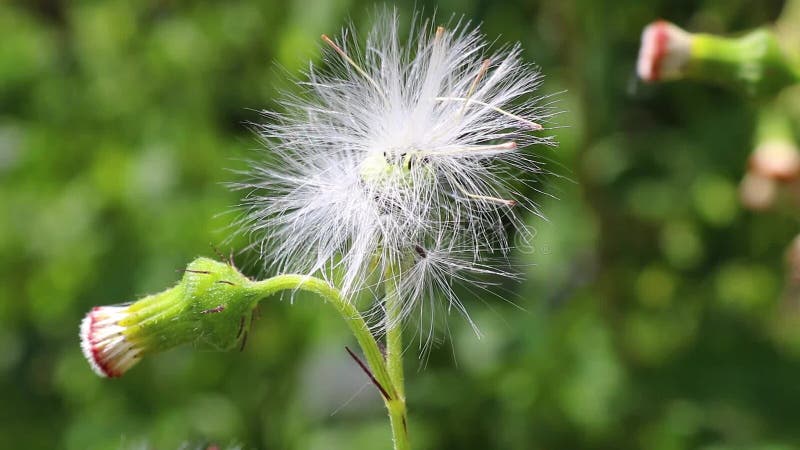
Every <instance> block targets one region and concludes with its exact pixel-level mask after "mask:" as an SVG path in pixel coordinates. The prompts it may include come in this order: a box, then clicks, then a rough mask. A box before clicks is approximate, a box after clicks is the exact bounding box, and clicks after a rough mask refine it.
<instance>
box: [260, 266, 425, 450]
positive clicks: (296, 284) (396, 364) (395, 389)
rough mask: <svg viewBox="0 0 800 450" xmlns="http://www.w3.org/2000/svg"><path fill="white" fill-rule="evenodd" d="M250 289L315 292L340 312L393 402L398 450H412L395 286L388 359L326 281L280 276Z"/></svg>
mask: <svg viewBox="0 0 800 450" xmlns="http://www.w3.org/2000/svg"><path fill="white" fill-rule="evenodd" d="M248 287H249V289H250V290H251V292H252V293H253V294H255V297H256V298H257V299H262V298H264V297H268V296H270V295H272V294H275V293H277V292H280V291H284V290H301V291H306V292H311V293H314V294H317V295H319V296H320V297H322V298H323V299H325V301H326V302H327V303H329V304H330V305H332V306H333V307H334V308H336V310H337V311H338V312H339V314H340V315H341V316H342V318H343V319H344V320H345V322H346V323H347V326H348V327H349V328H350V330H351V331H352V332H353V335H355V337H356V341H358V345H359V346H361V350H362V351H363V352H364V356H365V358H366V359H367V364H369V367H370V370H372V374H373V376H374V377H375V380H376V381H377V382H378V383H379V384H380V385H381V387H383V389H385V390H386V392H387V394H388V395H389V398H384V403H385V404H386V409H387V411H388V413H389V421H390V422H391V427H392V439H393V442H394V448H395V450H408V449H409V448H410V447H409V442H408V424H407V419H406V399H405V390H404V388H403V337H402V328H401V326H400V320H399V319H400V311H401V308H402V305H401V304H400V301H399V299H397V296H396V294H395V291H394V286H393V285H391V284H389V285H388V286H387V315H386V320H387V322H386V323H387V324H392V325H393V326H391V327H387V329H386V359H384V357H383V354H382V353H381V350H380V348H379V347H378V343H377V342H376V341H375V338H374V337H373V335H372V333H371V332H370V330H369V327H368V326H367V324H366V322H364V319H363V317H362V316H361V314H360V313H359V312H358V310H357V309H356V308H355V307H354V306H353V305H352V304H350V303H349V302H347V301H346V300H345V299H344V298H343V297H342V295H341V293H340V292H339V291H338V290H337V289H335V288H333V287H332V286H331V285H330V284H328V283H327V282H326V281H324V280H321V279H319V278H314V277H309V276H304V275H278V276H275V277H272V278H269V279H266V280H263V281H254V282H251V283H250V285H249V286H248Z"/></svg>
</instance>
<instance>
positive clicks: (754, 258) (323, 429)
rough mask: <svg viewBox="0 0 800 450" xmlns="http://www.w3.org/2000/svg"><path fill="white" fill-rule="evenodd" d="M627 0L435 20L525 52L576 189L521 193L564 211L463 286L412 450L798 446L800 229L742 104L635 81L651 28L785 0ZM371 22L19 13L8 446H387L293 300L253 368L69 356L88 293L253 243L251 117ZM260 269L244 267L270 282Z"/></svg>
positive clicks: (464, 6)
mask: <svg viewBox="0 0 800 450" xmlns="http://www.w3.org/2000/svg"><path fill="white" fill-rule="evenodd" d="M608 3H609V2H596V1H590V0H575V1H572V2H545V1H541V2H539V1H535V0H509V1H502V2H501V1H491V2H490V1H478V0H468V1H464V2H460V1H459V2H455V1H452V0H447V1H443V2H440V3H439V5H438V10H437V14H438V15H439V17H440V18H442V20H441V21H442V22H445V21H446V19H445V18H447V17H449V16H450V14H451V13H456V14H459V15H460V14H466V15H467V17H469V18H470V19H474V20H475V21H477V22H483V23H484V31H485V32H486V33H487V34H488V35H489V36H492V37H496V36H499V35H502V40H503V41H506V40H519V41H520V42H521V43H522V45H523V47H524V49H525V56H526V57H528V58H530V59H531V60H533V61H535V62H537V63H538V64H539V65H541V67H542V71H543V73H544V74H546V76H547V78H546V81H545V84H544V88H543V93H544V94H551V93H555V92H561V93H560V94H558V95H557V96H556V97H555V99H556V100H557V101H558V103H557V105H558V107H559V108H561V109H563V110H564V111H565V113H564V114H563V115H561V116H559V117H558V118H557V119H556V121H555V122H556V123H553V124H550V125H560V126H563V128H559V129H557V130H555V133H556V134H557V135H558V138H559V140H560V142H561V146H560V147H559V148H557V149H547V148H537V149H534V151H537V152H540V154H541V157H542V160H543V161H546V166H545V167H546V168H547V169H548V170H549V171H551V172H553V173H555V174H557V175H561V177H554V176H550V177H544V178H543V182H542V185H541V186H540V188H541V190H542V191H544V192H546V193H549V194H552V195H553V196H554V197H556V198H557V199H555V198H552V197H549V196H545V195H541V194H539V193H536V192H531V193H530V195H537V196H539V197H540V198H541V204H542V210H543V211H544V212H545V214H546V215H547V217H548V219H549V220H548V221H545V220H542V219H540V218H537V217H533V216H532V217H530V219H529V226H530V227H531V231H534V230H535V237H534V238H533V239H532V240H531V241H529V242H518V244H519V245H520V247H521V251H520V252H519V253H518V255H517V256H518V260H519V262H520V263H521V266H522V267H523V270H524V272H525V277H524V282H522V283H519V284H510V285H508V286H502V287H500V288H499V289H497V290H496V291H495V290H494V289H493V290H492V291H493V292H502V294H501V296H502V298H497V297H496V296H493V295H489V294H484V293H471V292H464V293H463V296H464V300H465V302H466V303H467V305H468V307H469V309H470V311H471V312H472V313H473V316H474V318H475V320H476V322H477V323H478V324H479V325H480V327H481V330H482V332H483V334H484V337H483V338H482V339H478V338H476V336H475V335H474V334H473V333H472V332H471V331H470V329H469V326H468V324H466V323H464V322H463V321H462V320H461V319H460V318H459V317H458V316H457V315H455V314H454V315H452V316H451V317H450V319H451V320H449V323H448V327H449V333H445V332H441V333H440V336H447V340H446V341H445V342H444V343H443V344H442V345H441V346H439V347H438V348H436V349H434V350H433V351H432V352H431V353H430V355H429V356H428V358H427V359H426V360H424V361H420V363H419V364H417V362H416V361H415V360H414V359H413V357H408V358H407V364H408V367H407V376H406V379H407V391H406V395H407V397H408V403H409V405H410V408H411V409H410V411H409V420H410V421H411V424H410V427H411V429H413V434H412V444H413V445H414V448H419V449H424V448H430V449H446V448H459V449H467V448H476V449H484V448H508V449H521V448H526V449H528V448H530V449H556V448H559V449H582V448H586V449H622V450H624V449H638V448H647V449H655V450H662V449H663V450H673V449H675V450H677V449H694V448H703V449H707V450H712V449H713V450H722V449H725V450H733V449H745V448H747V449H752V448H756V449H784V448H786V449H788V448H794V447H795V446H796V445H797V444H798V442H800V429H798V427H797V422H798V420H800V413H798V411H797V405H798V404H800V388H798V387H797V386H798V383H797V380H798V375H800V331H798V330H800V313H799V312H798V311H800V309H798V307H797V303H796V302H797V299H796V298H793V297H792V296H790V295H782V290H783V288H782V287H783V284H784V268H783V253H784V249H785V248H786V246H787V244H788V242H789V241H790V240H791V239H792V237H793V236H794V235H795V234H796V233H797V223H796V217H795V216H794V215H792V214H785V213H784V214H782V213H766V214H759V215H754V214H751V213H748V212H746V211H744V210H742V209H741V207H740V206H739V203H738V200H737V198H736V185H737V183H738V180H739V178H740V177H741V175H742V173H743V172H744V167H745V160H746V157H747V155H748V153H749V152H750V150H751V140H752V138H753V134H754V130H753V125H752V124H753V121H754V117H755V112H754V111H753V105H752V104H751V103H749V102H748V101H746V100H744V99H742V98H741V97H740V96H738V95H736V93H735V92H729V91H723V90H719V89H717V88H713V87H707V86H700V85H695V84H689V83H686V84H665V85H657V86H646V87H645V86H639V85H637V84H636V83H635V81H634V63H635V58H636V51H637V48H638V39H639V33H640V32H641V29H642V26H644V25H645V24H647V23H648V22H650V21H651V20H653V19H655V18H658V17H663V18H666V19H668V20H672V21H674V22H676V23H681V24H689V25H692V26H691V27H690V28H695V29H698V30H700V29H702V30H703V31H708V32H721V31H724V30H745V29H749V28H754V27H757V26H760V25H763V24H764V23H766V22H768V21H770V20H772V19H774V17H775V16H776V15H777V13H778V11H779V9H780V6H781V5H780V2H778V1H766V2H763V1H745V0H736V1H728V2H713V1H712V2H674V1H668V0H647V1H643V0H618V1H616V2H613V5H610V4H608ZM414 4H415V2H411V1H408V2H403V3H402V5H400V6H399V8H400V9H401V12H402V13H403V17H405V18H408V19H410V18H411V10H412V8H413V5H414ZM416 4H417V6H424V7H425V8H426V12H427V13H430V12H431V11H432V10H433V8H434V5H433V2H421V3H420V2H416ZM371 8H373V4H372V3H371V2H369V1H365V0H334V1H331V2H328V1H323V0H313V1H286V2H279V1H274V2H268V1H257V0H247V1H243V0H242V1H240V0H234V1H228V2H180V1H153V0H140V1H131V0H128V1H125V0H120V1H105V2H90V1H78V2H65V1H59V0H54V1H39V2H24V1H11V2H3V3H0V206H2V216H0V389H2V392H3V396H2V398H3V402H2V406H0V442H2V443H3V446H4V447H8V448H26V449H34V448H42V449H51V448H64V449H68V450H72V449H75V450H77V449H81V450H83V449H105V448H158V449H172V448H194V446H195V445H197V446H198V448H204V447H206V444H207V443H208V445H210V443H216V444H218V445H220V447H223V448H224V447H225V446H226V445H241V446H242V448H281V449H284V448H288V449H326V450H330V449H351V448H364V449H382V448H388V446H389V444H390V440H389V428H388V425H387V423H386V419H385V411H384V410H383V407H382V404H381V399H380V395H379V394H378V393H377V392H376V391H375V389H373V388H372V387H371V386H370V385H368V381H367V380H366V378H365V377H364V375H363V373H361V372H360V371H359V369H358V367H356V366H355V364H354V363H353V361H352V360H351V359H350V358H349V357H348V356H347V354H346V352H345V351H344V346H345V345H352V344H353V342H352V341H351V339H352V338H351V337H350V336H351V335H350V334H349V332H348V331H347V329H346V327H345V325H344V324H343V323H342V321H341V318H340V317H339V316H338V315H337V314H336V313H334V312H333V311H331V310H329V309H328V308H327V307H325V306H321V304H320V303H319V302H317V301H308V302H306V301H302V300H300V299H299V298H301V297H302V296H303V295H304V294H297V297H298V301H296V302H293V304H292V305H291V306H290V302H289V301H283V302H281V301H279V300H278V299H277V298H273V300H272V301H269V302H264V303H262V305H261V310H260V318H259V319H257V320H256V322H255V324H254V326H253V329H252V331H251V333H250V337H249V340H248V345H247V347H246V348H245V350H244V351H243V352H242V353H239V352H231V353H220V352H213V351H207V350H204V351H194V350H193V349H192V348H191V347H190V346H187V347H182V348H180V347H179V348H176V349H173V350H170V351H169V352H167V353H163V354H159V355H155V356H151V357H149V358H147V359H145V360H144V361H143V362H142V363H141V364H139V365H138V366H137V367H136V368H134V369H132V370H131V371H130V373H128V374H126V375H125V377H124V378H122V379H117V380H106V379H100V378H98V377H97V376H96V375H94V374H93V373H92V372H91V371H90V370H89V367H88V366H87V364H86V362H85V361H84V360H83V358H82V356H81V352H80V348H79V345H78V339H77V330H78V324H79V322H80V320H81V318H82V316H83V314H84V313H85V312H86V311H88V310H89V308H90V307H91V306H93V305H103V304H110V303H115V302H125V301H131V300H135V299H136V298H139V297H141V296H142V295H144V294H147V293H153V292H158V291H160V290H161V289H162V288H163V287H164V286H167V285H169V284H170V283H172V282H173V281H174V279H175V278H176V270H179V269H182V268H183V267H185V265H186V263H187V262H188V261H191V260H193V259H194V258H195V257H196V256H198V255H204V254H205V255H209V256H213V253H214V250H213V249H212V248H211V245H210V243H214V244H216V245H218V246H220V247H222V248H223V249H224V250H225V251H226V252H227V249H228V246H232V247H233V248H235V249H242V248H244V247H245V246H246V243H245V242H244V240H243V239H240V238H236V239H234V240H233V241H231V242H228V241H227V238H228V236H229V235H230V232H231V228H230V224H231V223H233V222H234V220H235V218H236V215H235V214H234V213H226V212H228V211H231V209H232V207H233V206H234V205H235V204H236V203H237V194H235V193H230V192H229V191H228V190H227V189H226V188H225V187H224V186H222V185H221V183H223V182H226V181H235V180H236V177H237V175H236V174H234V173H231V172H230V171H228V170H226V169H233V170H236V169H241V168H243V167H245V165H246V163H245V162H243V161H242V160H243V159H246V158H248V157H253V156H255V154H254V153H252V152H251V151H250V150H251V149H253V148H256V147H257V146H259V145H260V144H258V143H257V142H256V140H255V139H254V138H253V135H252V134H251V133H250V132H249V130H248V127H247V126H246V125H245V123H246V122H247V121H259V120H262V119H261V118H260V117H259V115H258V113H257V112H254V111H253V109H260V108H275V107H276V99H277V95H276V94H277V92H278V91H279V90H281V89H293V87H292V86H291V82H290V79H289V78H288V77H287V73H286V72H288V73H289V75H297V74H298V71H299V70H301V69H302V68H303V67H304V64H305V63H304V61H305V60H307V59H308V58H314V57H316V55H317V54H318V51H317V49H318V46H319V44H318V42H317V39H318V36H319V35H320V34H321V33H329V34H333V33H335V32H336V31H337V30H338V29H339V28H340V26H341V25H342V24H343V23H344V22H345V21H346V20H347V18H348V17H350V18H351V19H352V20H353V21H354V22H355V23H356V24H357V26H358V27H359V29H366V28H367V25H368V24H367V22H366V21H367V20H368V18H369V16H370V13H371ZM274 62H277V63H278V64H280V65H281V66H282V67H284V68H285V69H286V70H285V71H284V70H282V69H280V68H276V66H275V64H274ZM248 108H253V109H248ZM795 131H796V130H795ZM258 157H261V156H260V155H258ZM220 213H223V214H220ZM253 256H254V254H253V253H252V252H249V253H248V252H245V253H243V254H242V256H240V257H239V262H240V263H241V264H240V265H243V266H244V267H245V268H246V270H245V272H246V273H247V275H251V276H256V275H261V274H260V273H259V269H260V266H259V264H258V263H257V262H254V261H253V260H254V258H253ZM246 263H250V264H249V265H248V264H246ZM286 299H287V300H288V299H289V297H288V296H287V297H286ZM504 300H507V301H504ZM509 302H513V304H511V303H509ZM411 331H412V330H409V332H408V333H407V335H410V334H412V333H411ZM408 352H409V355H413V354H414V353H415V352H416V345H415V344H413V345H412V347H410V348H409V349H408ZM417 366H419V367H420V370H416V369H417ZM359 392H360V394H359ZM356 394H358V395H356ZM354 395H356V396H355V398H354V399H353V400H352V401H350V398H351V397H353V396H354ZM334 412H335V414H333V413H334ZM187 442H188V443H189V444H186V443H187ZM195 443H196V444H195ZM181 446H183V447H181Z"/></svg>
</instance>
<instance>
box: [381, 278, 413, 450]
mask: <svg viewBox="0 0 800 450" xmlns="http://www.w3.org/2000/svg"><path fill="white" fill-rule="evenodd" d="M396 282H397V280H396V279H395V277H394V275H393V274H392V272H391V270H387V274H386V282H385V286H384V294H385V303H384V304H385V308H386V317H385V319H384V320H385V324H386V325H385V331H386V368H387V370H388V372H389V379H391V380H392V386H394V389H395V392H396V393H397V395H396V396H394V397H393V398H392V399H391V400H389V401H387V402H386V407H387V408H388V409H389V420H390V421H391V423H392V437H393V440H394V448H395V450H408V449H409V448H410V445H409V441H408V420H407V417H406V416H407V413H406V393H405V383H404V379H403V324H402V317H401V315H402V310H403V304H402V301H401V299H400V298H399V297H398V295H397V286H396Z"/></svg>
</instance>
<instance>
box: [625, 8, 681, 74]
mask: <svg viewBox="0 0 800 450" xmlns="http://www.w3.org/2000/svg"><path fill="white" fill-rule="evenodd" d="M691 42H692V35H691V34H689V33H688V32H686V31H684V30H682V29H681V28H679V27H677V26H676V25H674V24H672V23H669V22H667V21H664V20H659V21H657V22H653V23H651V24H650V25H648V26H647V27H645V29H644V31H643V32H642V46H641V47H640V48H639V59H638V60H637V62H636V72H637V73H638V74H639V78H641V79H642V80H644V81H647V82H655V81H662V80H670V79H676V78H680V77H681V75H682V74H683V69H684V68H685V66H686V64H687V63H688V61H689V56H690V52H691Z"/></svg>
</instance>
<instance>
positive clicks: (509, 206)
mask: <svg viewBox="0 0 800 450" xmlns="http://www.w3.org/2000/svg"><path fill="white" fill-rule="evenodd" d="M411 28H412V29H411V31H410V33H409V36H410V37H409V38H408V39H407V40H406V39H402V40H401V37H400V32H399V26H398V21H397V18H396V16H395V15H394V14H392V13H388V12H387V13H383V14H379V16H378V19H377V22H376V24H375V25H374V27H373V29H372V31H371V32H370V33H369V35H368V36H367V38H366V45H364V46H363V47H359V46H358V45H357V42H358V40H357V39H356V38H355V37H354V34H353V32H352V31H350V30H344V31H343V32H342V34H341V36H340V38H338V39H329V38H328V37H327V36H323V41H324V42H325V45H326V47H325V50H326V51H325V54H324V62H325V65H326V69H324V70H318V69H317V68H315V67H313V66H311V67H310V68H309V71H308V73H307V79H306V80H305V81H302V82H300V83H299V84H300V85H301V87H302V91H303V92H302V93H301V94H298V95H294V96H288V97H287V99H286V100H285V101H283V102H282V104H283V107H284V111H283V112H279V113H278V112H265V113H264V115H265V117H266V118H267V119H268V122H267V123H266V124H264V125H259V126H258V130H259V133H260V135H261V137H262V138H263V140H264V143H265V146H266V149H265V152H264V155H263V160H260V161H257V162H254V163H253V167H252V170H251V173H250V175H251V179H250V181H249V182H247V183H244V184H241V185H239V186H238V187H239V188H241V189H244V190H246V191H247V195H246V196H245V199H244V205H245V206H246V208H247V214H246V217H245V218H244V220H243V223H244V225H245V226H244V228H245V229H246V230H247V231H248V232H250V233H252V235H253V236H254V237H255V242H256V245H258V246H259V248H260V250H261V253H262V256H263V258H264V260H265V261H267V262H268V264H270V265H271V266H272V269H273V270H275V271H278V272H303V273H317V274H319V273H321V274H322V275H323V276H326V277H328V279H329V280H330V281H331V282H333V283H334V284H335V285H336V286H337V287H339V288H340V289H342V290H343V291H344V293H345V295H348V296H350V297H356V296H357V295H359V294H360V293H364V292H374V293H377V292H380V291H381V290H380V287H382V286H384V285H385V283H392V284H393V285H395V286H396V288H397V295H398V296H399V297H400V298H402V300H403V302H404V303H403V308H402V310H403V314H402V316H406V315H408V314H410V313H411V312H412V311H413V310H414V309H415V308H416V307H417V306H418V305H422V304H425V303H427V301H428V300H430V299H431V298H433V297H434V296H444V297H446V298H447V302H444V303H446V304H447V305H449V306H450V307H452V308H454V309H456V310H458V311H461V312H464V313H465V310H464V308H463V306H462V305H461V303H460V302H459V301H458V299H457V298H456V296H455V294H454V293H453V290H452V289H451V285H452V283H453V282H454V281H458V280H459V279H464V278H466V277H469V276H470V274H474V275H478V276H481V274H484V273H487V272H490V273H500V274H504V272H503V271H502V270H501V269H497V268H493V267H494V266H490V265H488V264H486V263H485V261H487V259H486V258H487V257H488V256H489V255H493V256H500V257H503V256H505V255H507V253H508V252H509V250H510V248H511V244H510V242H509V240H508V238H507V234H506V233H507V230H508V229H509V228H513V227H518V226H520V225H521V222H520V217H519V214H520V213H521V212H524V211H528V212H531V211H532V212H536V208H535V205H534V204H533V202H532V201H531V200H530V199H529V198H526V197H525V196H524V195H522V194H520V193H519V190H520V188H521V187H522V186H524V185H525V183H528V182H530V181H531V180H532V179H533V177H532V176H533V175H535V174H536V173H539V172H540V169H539V166H538V165H537V164H536V163H535V162H534V159H533V157H532V155H531V154H530V153H529V151H528V150H527V149H526V147H528V146H529V145H531V144H536V143H551V140H550V139H548V138H542V137H539V136H538V135H537V133H536V132H538V131H540V130H541V129H542V127H541V126H540V125H539V122H540V121H541V120H543V119H546V118H547V114H548V111H549V110H548V108H547V105H541V104H540V103H541V102H540V100H541V99H535V98H532V97H531V94H532V93H533V91H534V90H535V89H536V88H537V87H538V85H539V83H540V76H539V74H538V72H537V70H536V69H535V68H533V67H532V66H530V65H528V64H526V63H524V62H523V61H522V60H521V57H520V53H521V50H520V48H519V46H518V45H515V46H511V47H506V48H505V49H501V50H499V51H495V52H493V53H492V52H490V49H489V45H488V43H487V41H486V40H485V38H484V36H483V35H482V34H481V33H480V32H479V31H478V29H477V28H473V27H471V26H470V25H469V24H466V23H462V22H459V23H457V24H454V25H453V26H450V27H447V28H444V27H437V28H434V27H431V26H429V25H428V24H426V23H423V24H415V25H412V27H411ZM375 295H376V297H379V296H380V294H375ZM380 304H381V302H380V299H377V300H376V305H378V306H376V308H378V309H380ZM396 325H398V323H389V324H386V323H384V324H383V325H382V326H383V327H384V328H385V327H387V326H388V327H391V326H396Z"/></svg>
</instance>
